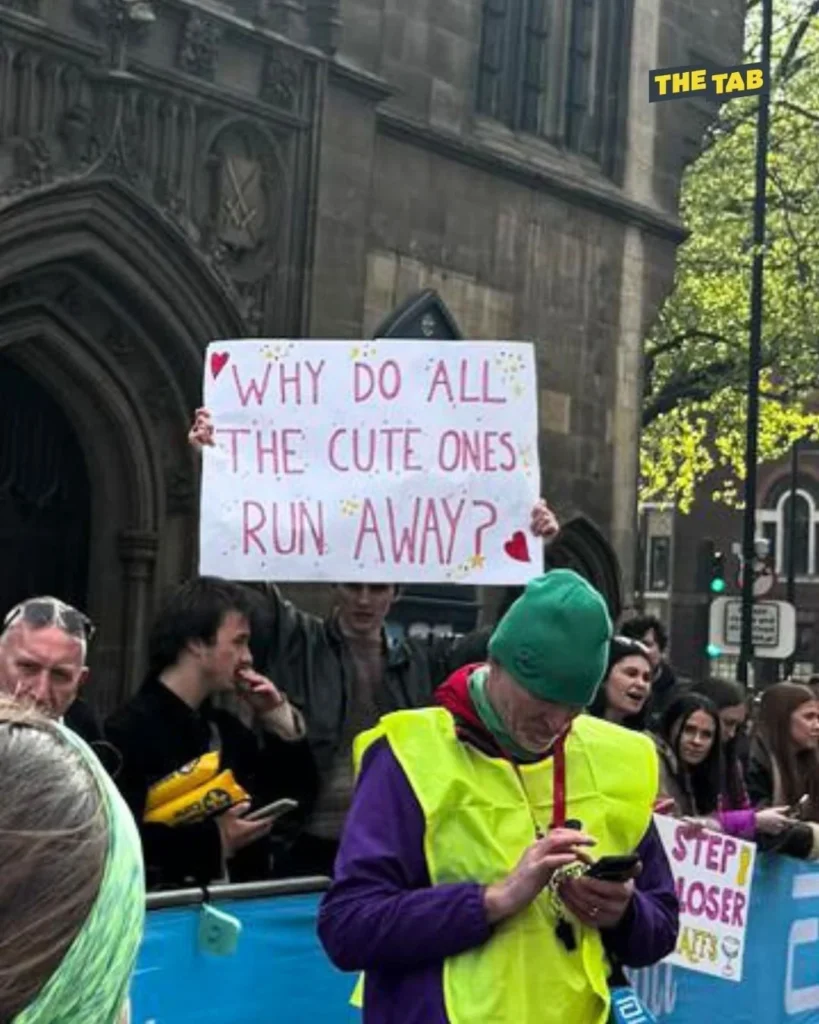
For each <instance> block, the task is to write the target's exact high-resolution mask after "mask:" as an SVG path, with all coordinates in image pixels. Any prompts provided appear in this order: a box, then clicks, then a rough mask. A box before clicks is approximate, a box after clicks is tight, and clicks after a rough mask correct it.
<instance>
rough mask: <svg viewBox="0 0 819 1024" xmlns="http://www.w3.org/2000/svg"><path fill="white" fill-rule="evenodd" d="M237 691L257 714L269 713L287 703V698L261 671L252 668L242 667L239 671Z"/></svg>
mask: <svg viewBox="0 0 819 1024" xmlns="http://www.w3.org/2000/svg"><path fill="white" fill-rule="evenodd" d="M237 679H238V681H239V684H238V686H237V692H238V694H239V696H240V697H241V698H242V700H244V701H246V702H247V703H248V704H249V705H250V707H251V708H253V710H254V711H255V712H256V714H257V715H261V716H264V715H269V714H270V712H271V711H275V710H276V709H277V708H280V707H282V705H283V704H286V703H287V698H286V697H285V696H284V695H283V694H282V693H280V692H279V690H277V689H276V687H275V686H274V685H273V683H271V682H270V680H269V679H267V678H266V677H265V676H263V675H261V673H259V672H256V671H254V670H253V669H252V668H240V669H239V671H238V673H237Z"/></svg>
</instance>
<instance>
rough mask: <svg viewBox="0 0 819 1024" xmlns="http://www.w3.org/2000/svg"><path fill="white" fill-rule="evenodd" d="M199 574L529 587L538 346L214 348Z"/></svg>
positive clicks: (289, 344)
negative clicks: (210, 438) (212, 430)
mask: <svg viewBox="0 0 819 1024" xmlns="http://www.w3.org/2000/svg"><path fill="white" fill-rule="evenodd" d="M204 404H205V406H206V407H207V408H208V409H210V411H211V413H212V416H213V423H214V428H215V441H216V447H215V448H212V449H211V448H209V449H206V450H205V452H204V453H203V459H204V466H203V479H202V513H201V524H200V572H202V573H206V574H212V575H218V576H224V577H227V578H230V579H236V580H262V579H265V580H277V579H278V580H292V581H310V580H313V581H336V582H351V583H352V582H361V583H364V582H371V583H375V582H383V583H390V582H394V583H397V582H419V583H420V582H423V583H464V584H473V585H480V584H504V585H512V584H523V583H526V582H528V581H529V580H530V579H532V578H533V577H534V576H536V575H538V574H539V573H540V572H542V571H543V570H542V542H541V541H538V540H536V539H535V538H534V537H533V536H532V534H531V532H530V529H529V524H530V518H531V511H532V508H533V506H534V505H535V503H536V501H537V499H538V493H539V481H540V468H539V462H538V446H537V438H538V420H537V380H536V371H535V357H534V348H533V346H532V345H531V344H524V343H519V342H443V343H442V342H440V341H435V342H426V341H374V342H351V341H292V340H269V341H268V340H261V339H257V338H254V339H248V340H245V341H226V342H214V343H212V344H211V345H210V346H209V347H208V351H207V355H206V360H205V382H204Z"/></svg>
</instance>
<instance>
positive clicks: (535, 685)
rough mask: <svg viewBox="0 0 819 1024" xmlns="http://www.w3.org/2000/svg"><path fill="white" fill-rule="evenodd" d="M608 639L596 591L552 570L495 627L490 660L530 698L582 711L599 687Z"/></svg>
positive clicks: (608, 619) (603, 606) (609, 627)
mask: <svg viewBox="0 0 819 1024" xmlns="http://www.w3.org/2000/svg"><path fill="white" fill-rule="evenodd" d="M611 637H612V622H611V617H610V615H609V612H608V608H607V607H606V602H605V601H604V600H603V598H602V596H601V595H600V594H599V593H598V591H596V590H595V589H594V587H593V586H592V585H591V584H590V583H588V582H587V581H586V580H584V579H583V577H582V576H578V574H577V573H576V572H572V571H571V570H569V569H553V570H552V571H551V572H549V573H547V574H546V575H545V576H538V577H537V579H534V580H532V581H531V583H529V585H528V586H527V587H526V590H525V591H524V592H523V594H521V596H520V597H519V598H518V599H517V601H515V603H514V604H513V605H512V607H511V608H510V609H509V611H508V612H507V613H506V615H504V617H503V618H502V619H501V621H500V622H499V623H498V625H497V628H496V629H495V632H494V633H493V634H492V638H491V639H490V641H489V656H490V658H493V659H494V660H495V661H497V662H498V664H499V665H500V666H501V667H502V668H504V669H505V670H506V671H507V672H508V673H509V675H511V676H512V678H513V679H514V680H515V682H517V683H518V684H519V685H520V686H522V687H523V688H524V690H526V691H527V692H528V693H531V694H532V696H533V697H538V698H539V699H540V700H550V701H554V703H556V704H569V705H571V706H573V707H583V708H584V707H587V706H588V705H589V704H591V702H592V700H593V699H594V695H595V693H596V692H597V688H598V687H599V686H600V683H601V682H602V681H603V677H604V675H605V673H606V665H607V664H608V657H609V643H610V641H611Z"/></svg>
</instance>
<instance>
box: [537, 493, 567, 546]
mask: <svg viewBox="0 0 819 1024" xmlns="http://www.w3.org/2000/svg"><path fill="white" fill-rule="evenodd" d="M531 529H532V533H533V534H534V535H535V536H536V537H540V538H541V539H543V540H551V539H552V538H553V537H556V536H557V534H558V533H559V532H560V523H559V522H558V521H557V516H556V515H555V514H554V512H552V510H551V509H550V508H549V506H548V505H547V504H546V500H545V499H544V498H541V499H540V501H539V502H538V503H537V505H535V507H534V508H533V509H532V524H531Z"/></svg>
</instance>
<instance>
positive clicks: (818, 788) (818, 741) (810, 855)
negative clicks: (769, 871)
mask: <svg viewBox="0 0 819 1024" xmlns="http://www.w3.org/2000/svg"><path fill="white" fill-rule="evenodd" d="M747 783H748V793H749V795H750V798H751V801H752V802H753V804H754V805H755V806H763V807H764V806H771V805H774V806H787V807H790V808H792V809H793V816H794V817H796V816H797V815H798V817H799V818H801V819H803V820H802V822H801V823H800V824H798V825H793V826H791V827H790V828H789V829H788V831H787V832H786V833H785V843H784V845H781V846H779V847H778V848H779V849H780V850H781V852H783V853H789V854H791V856H794V857H801V858H805V859H810V860H816V859H819V701H817V699H816V696H815V694H814V693H813V691H812V690H811V689H810V687H808V686H802V685H800V684H798V683H776V684H774V685H773V686H771V687H770V688H769V689H767V690H766V691H765V692H764V694H763V695H762V700H761V702H760V707H759V718H758V720H757V723H756V729H755V732H754V736H753V739H752V742H751V754H750V760H749V764H748V778H747ZM800 802H801V803H800ZM797 805H799V808H798V810H797Z"/></svg>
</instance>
